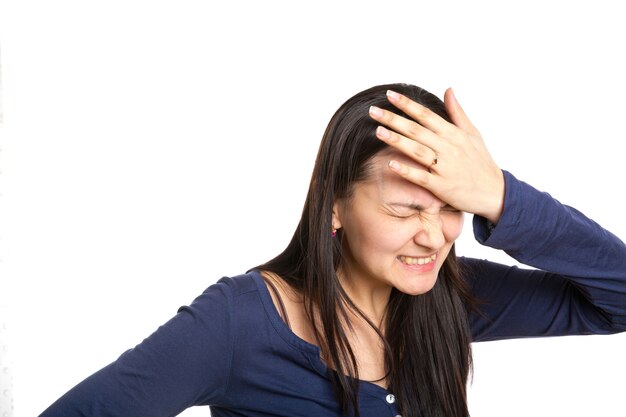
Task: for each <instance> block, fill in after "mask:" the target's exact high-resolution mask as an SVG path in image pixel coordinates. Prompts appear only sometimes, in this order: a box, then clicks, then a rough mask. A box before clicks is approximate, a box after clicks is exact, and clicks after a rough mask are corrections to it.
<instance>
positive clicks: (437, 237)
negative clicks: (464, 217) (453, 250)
mask: <svg viewBox="0 0 626 417" xmlns="http://www.w3.org/2000/svg"><path fill="white" fill-rule="evenodd" d="M413 240H414V241H415V243H417V244H418V245H420V246H423V247H427V248H431V249H439V248H441V247H442V246H443V245H444V244H445V243H446V238H445V236H444V234H443V221H442V219H441V216H439V215H437V216H429V217H428V218H425V219H423V220H422V227H421V228H420V230H419V231H418V232H417V233H416V234H415V236H414V238H413Z"/></svg>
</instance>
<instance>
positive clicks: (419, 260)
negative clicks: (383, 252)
mask: <svg viewBox="0 0 626 417" xmlns="http://www.w3.org/2000/svg"><path fill="white" fill-rule="evenodd" d="M397 259H398V260H399V261H400V262H402V263H403V264H406V265H426V264H429V263H431V262H434V261H435V259H437V254H436V253H434V254H432V255H430V256H419V257H413V256H403V255H400V256H398V258H397Z"/></svg>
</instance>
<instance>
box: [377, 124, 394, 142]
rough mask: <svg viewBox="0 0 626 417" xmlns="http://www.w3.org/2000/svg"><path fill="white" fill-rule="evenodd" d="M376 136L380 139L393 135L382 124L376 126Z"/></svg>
mask: <svg viewBox="0 0 626 417" xmlns="http://www.w3.org/2000/svg"><path fill="white" fill-rule="evenodd" d="M376 136H378V137H379V138H380V139H389V138H390V137H391V132H389V131H388V130H387V129H385V128H384V127H382V126H378V127H377V128H376Z"/></svg>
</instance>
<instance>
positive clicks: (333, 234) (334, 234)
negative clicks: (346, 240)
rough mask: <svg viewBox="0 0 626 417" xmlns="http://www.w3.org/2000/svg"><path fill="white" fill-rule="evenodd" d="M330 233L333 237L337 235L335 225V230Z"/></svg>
mask: <svg viewBox="0 0 626 417" xmlns="http://www.w3.org/2000/svg"><path fill="white" fill-rule="evenodd" d="M330 235H331V236H332V237H335V236H337V229H335V228H334V227H333V230H332V231H331V232H330Z"/></svg>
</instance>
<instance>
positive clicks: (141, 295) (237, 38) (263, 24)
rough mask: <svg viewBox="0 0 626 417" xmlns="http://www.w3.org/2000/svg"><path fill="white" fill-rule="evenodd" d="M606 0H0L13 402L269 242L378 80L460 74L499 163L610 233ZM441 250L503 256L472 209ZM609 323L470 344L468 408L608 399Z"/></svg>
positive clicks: (613, 351) (27, 407) (612, 90)
mask: <svg viewBox="0 0 626 417" xmlns="http://www.w3.org/2000/svg"><path fill="white" fill-rule="evenodd" d="M622 8H623V6H621V5H619V2H609V1H595V2H593V5H592V4H591V2H577V1H567V2H566V1H562V2H558V1H552V2H550V1H546V0H543V1H528V0H527V1H523V2H521V1H520V2H496V1H493V2H480V1H467V2H461V1H459V2H448V1H436V0H429V1H411V2H394V1H386V2H371V1H359V2H352V3H349V4H346V3H344V2H341V1H338V0H335V1H332V2H331V1H328V2H327V1H319V0H318V1H315V2H307V3H305V2H297V1H293V2H288V1H284V2H278V1H230V2H225V1H220V2H218V1H216V2H209V1H150V2H148V1H145V2H142V1H137V0H108V1H101V2H95V1H85V0H83V1H64V0H58V1H29V0H21V1H5V2H4V4H3V6H2V9H1V10H0V19H1V21H0V24H1V26H0V27H1V32H0V47H1V52H2V71H3V74H2V84H3V89H4V91H3V96H4V103H3V107H4V113H5V114H4V130H3V132H2V134H3V136H2V139H1V143H0V146H1V148H2V151H1V152H0V163H1V167H0V171H1V174H0V186H1V188H2V189H1V190H0V192H1V193H2V196H1V197H0V207H1V209H0V210H1V212H0V221H2V223H1V229H0V238H1V240H0V248H1V249H2V254H1V258H2V263H0V266H1V268H2V269H1V270H0V274H1V275H0V297H1V298H2V303H4V304H5V305H6V310H7V311H9V316H8V317H4V318H3V321H5V322H7V321H8V323H9V327H8V328H9V334H10V335H11V336H10V337H11V344H10V347H9V348H10V351H11V353H12V356H13V363H14V366H13V368H12V371H11V372H12V374H13V380H14V397H15V415H19V416H33V415H37V414H38V413H39V412H41V411H42V410H43V409H44V408H45V407H46V406H48V405H49V404H50V403H51V402H52V401H53V400H55V399H56V398H57V397H59V396H60V395H61V394H63V393H64V392H65V391H67V390H68V389H69V388H70V387H71V386H73V385H74V384H75V383H77V382H79V381H80V380H81V379H83V378H84V377H86V376H87V375H89V374H90V373H92V372H94V371H96V370H97V369H99V368H100V367H102V366H104V365H106V364H107V363H109V362H110V361H112V360H114V359H115V358H116V357H117V356H118V355H119V354H120V353H121V352H122V351H124V350H126V349H127V348H129V347H132V346H134V345H135V344H136V343H138V342H140V341H141V340H142V339H143V338H144V337H145V336H147V335H148V334H149V333H151V332H152V331H153V330H154V329H155V328H156V327H157V326H158V325H160V324H161V323H163V322H164V321H166V320H167V319H168V318H169V317H171V316H172V315H173V314H175V312H176V309H177V308H178V307H179V306H180V305H183V304H187V303H189V302H191V300H192V299H193V298H194V297H195V296H196V295H197V294H199V293H200V292H201V291H203V290H204V288H205V287H207V286H208V285H210V284H211V283H213V282H215V281H216V280H217V279H218V278H220V277H221V276H224V275H233V274H237V273H240V272H243V271H245V270H246V269H248V268H250V267H252V266H255V265H257V264H259V263H261V262H263V261H265V260H267V259H269V258H270V257H272V256H274V255H275V254H277V253H278V251H280V250H281V249H282V248H284V246H285V245H286V244H287V243H288V241H289V239H290V237H291V234H292V232H293V230H294V228H295V226H296V223H297V220H298V219H299V216H300V210H301V208H302V204H303V202H304V196H305V193H306V189H307V186H308V180H309V176H310V172H311V168H312V165H313V161H314V158H315V154H316V151H317V146H318V144H319V140H320V138H321V136H322V133H323V130H324V128H325V126H326V123H327V122H328V120H329V118H330V117H331V115H332V113H333V112H334V111H335V109H336V108H337V107H338V106H339V105H340V104H341V103H343V101H345V100H346V99H347V98H348V97H350V96H352V95H353V94H355V93H356V92H358V91H360V90H363V89H365V88H367V87H370V86H372V85H375V84H381V83H388V82H409V83H413V84H417V85H420V86H422V87H424V88H426V89H428V90H429V91H431V92H433V93H435V94H437V95H439V96H440V97H442V96H443V92H444V90H445V88H446V87H448V86H452V87H454V88H455V92H456V95H457V97H458V99H459V100H460V102H461V103H462V104H463V105H464V107H465V110H466V112H467V113H468V114H469V115H470V117H471V118H472V120H473V121H474V123H475V124H476V125H477V126H478V127H479V129H480V130H481V132H482V134H483V136H484V137H485V139H486V141H487V144H488V146H489V148H490V150H491V152H492V154H493V156H494V158H495V159H496V161H497V162H498V163H499V165H500V166H501V167H502V168H504V169H507V170H509V171H511V172H513V173H514V174H515V175H516V176H517V177H518V178H520V179H523V180H525V181H526V182H529V183H531V184H533V185H534V186H535V187H537V188H539V189H541V190H547V191H549V192H550V193H551V194H552V195H553V196H555V197H557V198H558V199H559V200H561V201H562V202H565V203H567V204H570V205H573V206H575V207H577V208H578V209H580V210H582V211H583V212H585V213H586V214H587V215H588V216H590V217H592V218H594V219H596V220H597V221H599V222H600V223H601V224H602V225H603V226H605V227H606V228H608V229H609V230H611V231H613V232H614V233H615V234H617V235H618V236H620V237H621V238H622V239H624V238H625V237H626V224H625V223H626V222H625V220H624V203H625V198H624V180H625V175H624V172H625V170H624V161H623V144H624V142H625V140H626V137H625V136H626V135H625V133H624V120H625V114H626V105H624V101H623V97H624V96H625V93H626V77H624V74H626V64H625V60H624V48H625V46H624V40H625V39H626V25H624V13H623V12H621V11H620V10H622ZM470 224H471V217H469V216H468V217H467V218H466V226H470ZM458 252H460V253H461V254H464V255H469V256H478V257H488V258H490V259H492V260H496V261H502V262H506V263H512V262H513V261H512V260H511V259H509V258H507V257H506V256H505V255H503V254H500V253H497V252H495V251H491V250H488V249H485V248H481V247H480V246H479V245H478V244H477V243H475V242H474V241H473V238H472V233H471V229H470V228H469V227H466V230H465V233H464V235H463V236H462V237H461V238H460V240H459V242H458ZM625 302H626V301H625ZM625 336H626V335H615V336H596V337H567V338H551V339H544V340H519V341H505V342H492V343H484V344H477V345H475V347H474V351H475V375H474V380H473V383H472V385H471V388H470V394H469V401H470V407H471V411H472V414H473V415H474V416H481V417H488V416H503V415H506V416H528V415H533V416H555V415H556V416H565V415H567V416H589V415H602V416H624V415H626V404H625V403H624V400H623V398H624V397H623V393H624V388H625V387H624V375H625V374H626V359H624V353H623V352H624V351H625V350H626V337H625ZM184 415H186V416H191V415H196V416H207V415H209V411H208V409H206V408H198V409H192V410H188V411H186V412H185V413H184Z"/></svg>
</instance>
